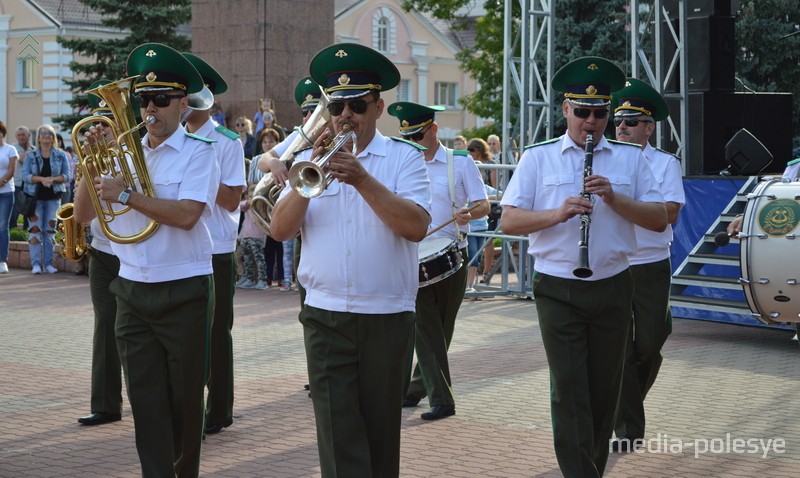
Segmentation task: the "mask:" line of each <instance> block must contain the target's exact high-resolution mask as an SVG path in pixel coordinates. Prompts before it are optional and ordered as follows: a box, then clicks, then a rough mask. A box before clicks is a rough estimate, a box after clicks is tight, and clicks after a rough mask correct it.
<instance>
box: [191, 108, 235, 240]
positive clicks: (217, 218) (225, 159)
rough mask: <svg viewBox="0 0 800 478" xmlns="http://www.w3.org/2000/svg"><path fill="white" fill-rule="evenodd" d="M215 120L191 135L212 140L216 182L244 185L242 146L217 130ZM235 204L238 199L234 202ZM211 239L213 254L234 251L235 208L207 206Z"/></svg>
mask: <svg viewBox="0 0 800 478" xmlns="http://www.w3.org/2000/svg"><path fill="white" fill-rule="evenodd" d="M217 126H218V125H217V123H215V122H214V120H212V119H211V118H209V119H208V121H206V122H205V123H204V124H203V126H201V127H200V128H199V129H198V130H197V131H195V134H196V135H198V136H203V137H204V138H208V139H213V140H214V141H216V142H215V143H213V146H214V151H215V152H216V153H217V163H218V164H219V170H220V183H221V184H224V185H225V186H234V187H235V186H244V185H245V177H244V148H243V147H242V142H241V141H239V140H238V139H232V138H230V137H229V136H226V135H224V134H222V133H220V132H219V131H217V129H216V128H217ZM237 203H238V201H237ZM208 227H209V229H210V230H211V240H213V241H214V249H213V250H212V253H214V254H227V253H230V252H233V251H235V250H236V236H237V234H238V232H239V208H238V207H237V208H236V210H235V211H233V212H231V211H228V210H227V209H225V208H224V207H222V206H220V205H219V204H217V203H216V202H215V203H214V207H213V208H212V209H211V220H210V221H209V225H208Z"/></svg>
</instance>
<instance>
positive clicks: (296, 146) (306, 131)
mask: <svg viewBox="0 0 800 478" xmlns="http://www.w3.org/2000/svg"><path fill="white" fill-rule="evenodd" d="M328 101H329V100H328V96H327V95H325V93H323V94H322V96H321V98H320V100H319V104H318V105H317V107H316V108H314V111H313V112H312V113H311V116H310V117H309V118H308V121H306V123H305V124H304V125H303V126H302V127H299V128H297V131H298V133H299V134H298V135H297V137H296V138H295V139H294V140H293V141H292V143H291V144H290V145H289V147H288V148H286V152H284V153H283V155H281V157H280V158H279V159H280V160H281V161H283V162H284V163H287V164H288V163H290V162H291V161H292V160H294V155H295V154H296V153H297V152H298V151H300V150H303V149H306V148H308V147H309V146H313V145H314V143H315V142H316V141H317V138H319V136H320V135H321V134H322V132H323V131H325V130H326V129H327V128H328V123H329V122H330V120H331V115H330V113H329V112H328ZM264 154H269V153H264ZM262 156H264V155H259V156H256V157H255V158H253V161H252V163H251V164H250V167H251V168H257V167H258V161H259V159H260V158H261V157H262ZM281 189H283V188H282V187H281V186H278V185H277V184H275V180H274V179H273V177H272V173H267V174H265V175H264V176H263V177H262V178H261V180H260V181H259V182H258V184H257V185H256V189H255V191H253V199H252V200H250V207H251V208H253V217H254V218H255V220H256V224H257V225H258V227H259V229H261V230H262V231H264V234H266V235H269V225H270V222H271V221H272V208H273V207H275V202H277V200H278V196H280V194H281Z"/></svg>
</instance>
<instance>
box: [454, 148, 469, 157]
mask: <svg viewBox="0 0 800 478" xmlns="http://www.w3.org/2000/svg"><path fill="white" fill-rule="evenodd" d="M453 156H469V151H467V150H466V149H454V150H453Z"/></svg>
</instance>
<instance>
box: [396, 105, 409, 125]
mask: <svg viewBox="0 0 800 478" xmlns="http://www.w3.org/2000/svg"><path fill="white" fill-rule="evenodd" d="M398 109H399V108H398ZM400 126H402V127H403V128H405V127H407V126H408V120H403V122H402V123H400Z"/></svg>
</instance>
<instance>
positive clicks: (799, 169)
mask: <svg viewBox="0 0 800 478" xmlns="http://www.w3.org/2000/svg"><path fill="white" fill-rule="evenodd" d="M782 176H783V179H788V180H789V181H791V182H794V181H798V180H800V159H793V160H792V161H789V162H788V163H787V164H786V169H785V170H784V171H783V175H782Z"/></svg>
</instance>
